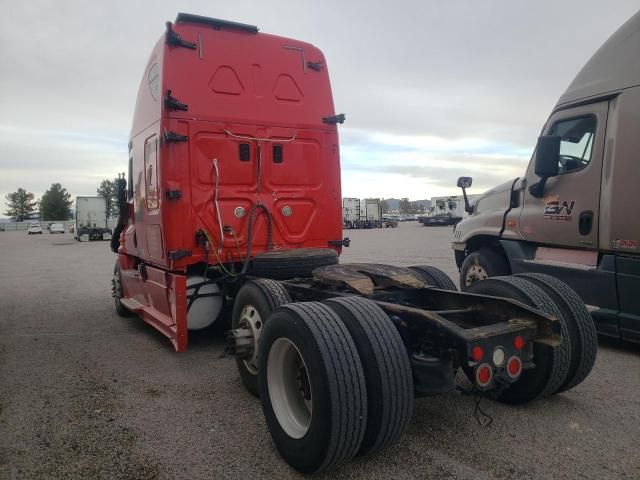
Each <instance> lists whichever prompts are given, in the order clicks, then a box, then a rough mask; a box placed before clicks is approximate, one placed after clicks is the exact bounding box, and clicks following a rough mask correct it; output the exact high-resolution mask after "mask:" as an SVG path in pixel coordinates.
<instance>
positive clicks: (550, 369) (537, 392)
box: [467, 277, 571, 404]
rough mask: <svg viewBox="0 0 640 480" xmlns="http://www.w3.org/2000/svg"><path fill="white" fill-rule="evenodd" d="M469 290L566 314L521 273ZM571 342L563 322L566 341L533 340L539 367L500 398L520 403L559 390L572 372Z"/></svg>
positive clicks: (542, 309)
mask: <svg viewBox="0 0 640 480" xmlns="http://www.w3.org/2000/svg"><path fill="white" fill-rule="evenodd" d="M467 292H469V293H478V294H482V295H491V296H495V297H503V298H510V299H513V300H517V301H519V302H521V303H524V304H525V305H529V306H531V307H534V308H537V309H539V310H541V311H543V312H545V313H549V314H552V315H554V316H555V317H556V318H558V319H559V320H560V321H561V322H562V317H561V315H560V312H559V310H558V308H557V307H556V306H555V304H554V302H553V300H552V299H551V298H550V297H549V296H548V295H547V294H546V293H544V291H543V290H541V289H540V288H538V287H537V286H535V285H533V284H532V283H530V282H528V281H526V280H524V279H522V278H517V277H496V278H491V279H488V280H484V281H482V282H475V283H473V284H472V285H471V286H470V287H469V288H468V289H467ZM570 357H571V343H570V339H569V337H568V335H567V334H566V327H565V326H564V325H562V342H561V343H560V345H559V346H557V347H550V346H548V345H543V344H539V343H534V344H533V362H534V363H535V367H533V368H528V369H525V370H523V372H522V375H521V376H520V378H519V379H518V380H517V381H516V382H515V383H513V384H511V385H510V386H509V387H508V388H507V389H506V390H504V391H502V392H499V393H498V394H497V396H496V398H497V399H498V400H499V401H501V402H504V403H509V404H520V403H526V402H529V401H531V400H535V399H537V398H542V397H545V396H548V395H551V394H553V393H555V392H556V391H557V390H558V388H559V387H560V386H561V385H562V384H563V382H564V381H565V379H566V377H567V373H568V372H569V362H570Z"/></svg>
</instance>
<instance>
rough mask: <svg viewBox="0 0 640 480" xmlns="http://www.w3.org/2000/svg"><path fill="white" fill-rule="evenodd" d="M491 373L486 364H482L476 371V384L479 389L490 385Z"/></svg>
mask: <svg viewBox="0 0 640 480" xmlns="http://www.w3.org/2000/svg"><path fill="white" fill-rule="evenodd" d="M492 377H493V371H492V370H491V367H490V366H489V364H488V363H483V364H482V365H480V366H479V367H478V368H477V369H476V383H477V384H478V386H479V387H486V386H487V385H489V384H490V383H491V379H492Z"/></svg>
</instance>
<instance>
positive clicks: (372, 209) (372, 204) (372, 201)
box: [363, 198, 382, 222]
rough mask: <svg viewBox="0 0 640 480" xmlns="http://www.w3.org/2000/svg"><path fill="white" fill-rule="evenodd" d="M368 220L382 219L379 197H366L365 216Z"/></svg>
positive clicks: (378, 220)
mask: <svg viewBox="0 0 640 480" xmlns="http://www.w3.org/2000/svg"><path fill="white" fill-rule="evenodd" d="M363 220H366V221H367V222H380V221H382V209H381V208H380V199H379V198H366V199H365V200H364V218H363Z"/></svg>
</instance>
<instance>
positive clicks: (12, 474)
mask: <svg viewBox="0 0 640 480" xmlns="http://www.w3.org/2000/svg"><path fill="white" fill-rule="evenodd" d="M450 234H451V229H450V228H444V227H441V228H424V227H420V226H418V225H417V224H416V223H414V222H411V223H406V224H401V226H400V228H397V229H386V230H369V231H348V232H346V235H348V236H350V237H351V238H352V246H351V248H349V249H346V251H345V254H344V255H343V261H378V262H386V263H394V264H399V265H410V264H432V265H436V266H438V267H441V268H443V269H444V270H445V271H447V273H448V274H449V275H451V276H452V277H453V278H454V279H455V276H456V273H457V272H456V269H455V265H454V262H453V255H452V251H451V250H450V248H449V238H450ZM0 251H1V252H2V256H1V259H2V269H1V270H0V287H1V289H0V307H1V308H0V478H2V479H11V480H18V479H27V478H28V479H31V478H55V479H58V478H59V479H76V478H77V479H98V478H105V479H112V478H114V479H115V478H118V479H119V478H125V479H152V478H153V479H176V478H188V479H212V478H274V477H277V478H279V479H289V478H300V475H299V474H298V473H296V472H295V471H294V470H292V469H291V468H290V467H288V466H287V465H286V464H285V463H284V462H283V461H282V460H281V458H280V457H279V455H278V453H277V451H276V450H275V449H274V447H273V444H272V443H271V439H270V437H269V434H268V432H267V430H266V426H265V422H264V418H263V416H262V411H261V407H260V403H259V401H258V400H256V399H255V398H253V397H252V396H250V395H249V394H248V393H247V392H246V391H245V390H244V388H243V386H242V385H241V383H240V380H239V378H238V375H237V374H236V368H235V364H234V361H233V359H232V358H228V357H224V356H223V355H222V352H223V341H222V339H221V337H220V336H219V335H218V334H216V332H215V331H213V330H210V331H204V332H200V333H198V334H197V335H191V338H190V345H189V350H188V351H187V352H186V353H182V354H176V353H175V352H174V351H173V349H172V347H171V345H170V343H169V342H168V341H167V340H166V339H164V338H163V337H162V336H161V335H160V334H158V333H156V332H155V331H154V330H153V329H152V328H151V327H149V326H147V325H146V324H144V323H143V322H142V321H140V320H137V319H123V318H120V317H118V316H116V314H115V312H114V309H113V302H112V299H111V297H110V278H111V272H112V268H113V262H114V256H113V254H111V253H110V252H109V250H108V245H107V242H96V243H77V242H75V241H74V240H73V239H72V238H71V236H70V235H68V234H66V235H58V236H52V235H49V234H46V233H45V234H44V235H42V236H27V235H26V233H24V232H0ZM484 408H485V410H486V411H487V412H488V413H490V414H491V416H492V417H493V419H494V421H493V424H492V425H491V426H490V427H488V428H482V427H480V426H479V425H478V424H477V423H476V421H475V419H474V416H473V410H474V404H473V399H472V398H471V397H468V396H462V395H457V394H450V395H444V396H440V397H431V398H423V399H419V400H417V402H416V408H415V413H414V418H413V421H412V423H411V426H410V428H409V430H408V431H407V433H406V434H405V436H404V437H403V438H402V440H401V441H400V443H399V444H398V445H396V446H394V447H393V448H391V449H389V450H387V451H385V452H383V453H382V454H379V455H377V456H375V457H373V458H363V459H358V460H356V461H353V462H351V463H348V464H346V465H343V466H341V467H339V468H337V469H336V470H334V471H331V472H330V473H328V474H326V478H366V479H376V478H430V479H449V478H469V479H471V478H472V479H474V480H480V479H485V478H487V479H493V478H504V479H510V478H545V479H546V478H563V479H564V478H566V479H573V478H593V479H598V480H603V479H637V478H638V477H639V472H640V456H639V454H638V439H639V435H640V349H639V348H638V347H636V346H632V345H618V344H616V343H613V342H604V341H601V344H600V349H599V353H598V359H597V363H596V366H595V368H594V370H593V372H592V373H591V376H589V377H588V378H587V380H586V381H585V382H584V383H583V384H581V385H579V386H578V387H576V388H575V389H573V390H571V391H569V392H566V393H563V394H561V395H557V396H555V397H553V398H551V399H547V400H544V401H540V402H537V403H535V404H533V405H530V406H527V407H509V406H505V405H501V404H498V403H494V402H491V401H488V400H487V401H485V402H484ZM319 478H324V477H323V476H319Z"/></svg>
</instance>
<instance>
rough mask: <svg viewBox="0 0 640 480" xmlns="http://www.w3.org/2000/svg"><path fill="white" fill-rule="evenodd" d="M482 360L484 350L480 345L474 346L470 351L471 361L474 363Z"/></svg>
mask: <svg viewBox="0 0 640 480" xmlns="http://www.w3.org/2000/svg"><path fill="white" fill-rule="evenodd" d="M483 358H484V350H483V349H482V347H481V346H480V345H476V346H475V347H473V348H472V349H471V359H472V360H473V361H474V362H479V361H480V360H482V359H483Z"/></svg>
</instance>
